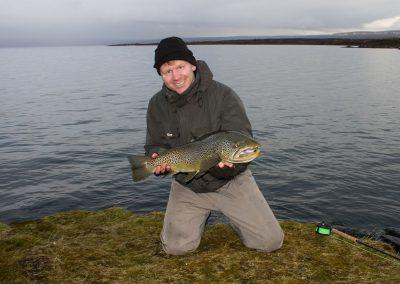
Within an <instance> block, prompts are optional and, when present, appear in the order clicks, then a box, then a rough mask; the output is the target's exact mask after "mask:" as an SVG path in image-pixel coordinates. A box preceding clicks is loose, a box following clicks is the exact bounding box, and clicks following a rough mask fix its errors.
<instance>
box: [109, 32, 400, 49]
mask: <svg viewBox="0 0 400 284" xmlns="http://www.w3.org/2000/svg"><path fill="white" fill-rule="evenodd" d="M184 39H185V41H186V42H187V43H188V44H189V45H202V44H204V45H205V44H251V45H254V44H276V45H287V44H291V45H297V44H300V45H342V46H347V47H364V48H400V30H393V31H380V32H368V31H367V32H362V31H354V32H347V33H334V34H329V35H281V36H230V37H190V38H184ZM158 42H159V40H142V41H137V42H135V43H119V44H112V45H110V46H129V45H157V44H158Z"/></svg>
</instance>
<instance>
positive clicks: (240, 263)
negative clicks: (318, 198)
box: [0, 208, 400, 283]
mask: <svg viewBox="0 0 400 284" xmlns="http://www.w3.org/2000/svg"><path fill="white" fill-rule="evenodd" d="M162 219H163V215H162V214H161V213H151V214H147V215H135V214H132V213H131V212H129V211H126V210H124V209H119V208H112V209H107V210H103V211H98V212H82V211H77V212H76V211H75V212H69V213H61V214H56V215H53V216H49V217H46V218H44V219H42V220H38V221H31V222H25V223H20V224H12V225H10V226H7V225H4V224H0V282H2V283H10V282H11V283H13V282H20V283H25V282H34V281H38V282H41V283H42V282H45V283H46V282H48V283H49V282H51V283H54V282H65V283H83V282H85V283H86V282H114V283H115V282H122V283H126V282H149V281H150V282H154V280H158V281H160V282H177V281H179V282H193V281H194V282H248V281H250V282H252V281H262V282H268V280H269V281H271V282H274V283H275V282H279V283H282V282H283V283H304V282H307V283H310V282H311V283H312V282H323V281H330V282H338V283H364V282H365V283H399V282H400V263H399V262H397V263H396V262H393V261H389V260H385V259H382V258H380V257H378V256H376V255H374V254H371V253H368V252H365V251H364V250H361V249H358V248H357V247H354V246H352V245H349V244H347V243H344V242H341V241H338V240H336V239H334V238H331V237H322V236H319V235H316V234H315V233H314V231H313V230H314V227H315V226H314V225H311V224H300V223H296V222H282V223H281V224H282V227H283V229H284V231H285V243H284V246H283V248H282V249H280V250H279V251H276V252H274V253H271V254H266V253H261V252H257V251H253V250H249V249H247V248H246V247H244V246H243V245H242V244H241V242H240V240H239V238H238V237H237V235H236V234H235V233H234V231H233V230H232V229H231V228H230V227H229V226H228V225H225V224H217V225H213V226H208V227H206V230H205V232H204V236H203V239H202V242H201V244H200V247H199V249H198V250H197V251H196V252H194V253H192V254H189V255H186V256H178V257H176V256H175V257H173V256H168V255H165V254H164V253H163V252H162V251H161V249H160V244H159V233H160V230H161V227H162ZM375 245H378V246H380V247H385V248H386V249H390V247H388V246H387V245H386V246H385V245H383V244H381V243H375Z"/></svg>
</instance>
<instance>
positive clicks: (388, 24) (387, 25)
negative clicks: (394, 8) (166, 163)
mask: <svg viewBox="0 0 400 284" xmlns="http://www.w3.org/2000/svg"><path fill="white" fill-rule="evenodd" d="M363 27H364V28H366V29H371V30H387V29H399V28H400V16H397V17H391V18H385V19H380V20H376V21H372V22H370V23H366V24H364V25H363Z"/></svg>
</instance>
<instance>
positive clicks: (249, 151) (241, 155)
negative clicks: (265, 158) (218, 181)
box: [229, 146, 261, 163]
mask: <svg viewBox="0 0 400 284" xmlns="http://www.w3.org/2000/svg"><path fill="white" fill-rule="evenodd" d="M260 153H261V152H260V147H259V146H256V147H246V148H242V149H238V150H237V151H236V152H235V153H233V155H232V157H231V159H230V161H229V162H231V163H248V162H250V161H252V160H254V159H255V158H257V157H258V156H260Z"/></svg>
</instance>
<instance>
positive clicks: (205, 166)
mask: <svg viewBox="0 0 400 284" xmlns="http://www.w3.org/2000/svg"><path fill="white" fill-rule="evenodd" d="M219 162H221V159H220V158H219V157H213V158H210V159H205V160H204V161H202V162H201V166H200V168H201V170H202V171H203V172H206V171H208V170H209V169H211V168H212V167H214V166H215V165H217V164H218V163H219Z"/></svg>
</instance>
